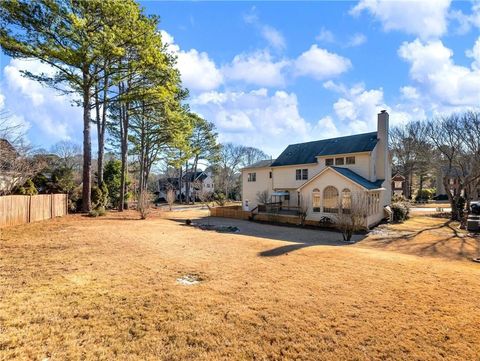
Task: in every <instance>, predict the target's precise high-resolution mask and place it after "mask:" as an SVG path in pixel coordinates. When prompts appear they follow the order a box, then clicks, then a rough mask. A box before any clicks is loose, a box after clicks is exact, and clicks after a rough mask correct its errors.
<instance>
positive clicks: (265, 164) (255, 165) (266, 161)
mask: <svg viewBox="0 0 480 361" xmlns="http://www.w3.org/2000/svg"><path fill="white" fill-rule="evenodd" d="M273 162H275V159H264V160H260V161H258V162H256V163H253V164H250V165H247V166H246V167H243V168H242V169H247V168H264V167H270V166H271V165H272V163H273Z"/></svg>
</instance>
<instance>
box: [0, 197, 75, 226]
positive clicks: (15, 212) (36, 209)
mask: <svg viewBox="0 0 480 361" xmlns="http://www.w3.org/2000/svg"><path fill="white" fill-rule="evenodd" d="M67 213H68V198H67V195H66V194H39V195H36V196H3V197H0V227H4V226H14V225H17V224H24V223H30V222H36V221H42V220H44V219H50V218H55V217H61V216H64V215H66V214H67Z"/></svg>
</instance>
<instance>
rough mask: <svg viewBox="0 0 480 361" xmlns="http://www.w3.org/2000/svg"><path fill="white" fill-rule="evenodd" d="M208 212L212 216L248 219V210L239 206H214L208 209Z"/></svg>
mask: <svg viewBox="0 0 480 361" xmlns="http://www.w3.org/2000/svg"><path fill="white" fill-rule="evenodd" d="M210 214H211V215H212V216H214V217H225V218H237V219H248V218H249V217H250V212H248V211H244V210H242V207H241V206H226V207H214V208H211V209H210Z"/></svg>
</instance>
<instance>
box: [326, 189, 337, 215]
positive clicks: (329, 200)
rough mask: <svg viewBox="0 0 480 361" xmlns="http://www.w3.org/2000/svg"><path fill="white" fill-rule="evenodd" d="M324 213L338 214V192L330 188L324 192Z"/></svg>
mask: <svg viewBox="0 0 480 361" xmlns="http://www.w3.org/2000/svg"><path fill="white" fill-rule="evenodd" d="M323 211H324V212H325V213H338V190H337V188H335V187H333V186H328V187H327V188H325V189H324V190H323Z"/></svg>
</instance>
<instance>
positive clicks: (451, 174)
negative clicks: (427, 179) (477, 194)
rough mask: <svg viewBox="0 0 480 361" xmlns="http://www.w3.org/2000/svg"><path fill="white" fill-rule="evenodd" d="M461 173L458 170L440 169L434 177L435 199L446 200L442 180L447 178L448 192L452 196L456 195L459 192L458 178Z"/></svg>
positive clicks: (445, 191)
mask: <svg viewBox="0 0 480 361" xmlns="http://www.w3.org/2000/svg"><path fill="white" fill-rule="evenodd" d="M460 175H461V173H460V171H459V170H458V169H456V168H452V169H449V167H440V169H439V170H438V171H437V176H436V182H435V183H436V186H437V187H436V189H437V192H436V193H437V194H436V197H445V198H447V190H446V189H445V184H444V178H445V177H447V184H448V190H449V191H450V193H451V194H452V195H453V196H456V195H458V193H459V191H460V183H459V177H460Z"/></svg>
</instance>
